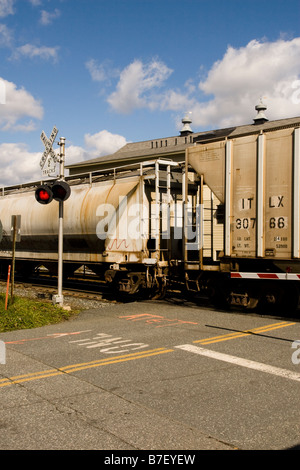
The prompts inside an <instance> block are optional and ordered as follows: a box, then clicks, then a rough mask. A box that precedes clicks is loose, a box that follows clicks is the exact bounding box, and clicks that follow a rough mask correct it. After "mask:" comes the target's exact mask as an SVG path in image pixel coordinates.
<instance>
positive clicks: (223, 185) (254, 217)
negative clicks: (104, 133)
mask: <svg viewBox="0 0 300 470" xmlns="http://www.w3.org/2000/svg"><path fill="white" fill-rule="evenodd" d="M286 121H288V122H285V123H284V124H283V122H282V121H278V122H277V124H276V121H274V122H273V124H272V126H271V125H270V124H265V123H263V124H261V125H257V126H248V128H247V131H245V132H244V134H241V133H234V132H231V130H228V132H223V133H218V132H217V133H215V134H213V133H210V134H207V135H205V134H204V135H200V137H198V138H197V139H195V142H194V144H193V145H191V146H190V147H188V148H187V150H186V156H185V161H183V162H175V161H173V160H168V159H158V160H154V161H148V162H141V163H138V164H134V165H126V166H124V167H118V168H112V169H106V170H101V171H98V172H93V173H89V174H86V175H84V174H81V175H77V176H76V175H74V176H70V177H67V178H66V181H67V182H68V184H69V185H70V188H71V196H70V197H69V199H68V200H67V201H66V202H65V203H64V268H63V272H64V277H65V278H67V277H71V276H72V275H73V274H74V272H76V270H78V268H80V267H82V266H86V267H88V268H89V269H91V270H92V271H93V272H94V273H95V274H96V275H97V276H98V277H99V278H100V279H102V280H103V281H105V282H106V283H107V284H108V285H110V286H111V287H112V289H113V292H115V293H116V294H117V293H121V294H124V295H125V294H126V295H127V296H129V297H130V296H134V295H135V294H137V293H139V294H145V295H147V296H150V297H159V296H163V295H164V293H165V292H166V290H167V289H168V287H169V286H170V285H171V284H172V282H175V281H176V283H177V284H178V285H179V286H181V289H182V292H183V295H188V296H191V295H193V296H195V298H201V296H205V297H210V298H211V299H212V301H213V302H214V303H215V304H216V305H218V306H223V307H226V308H227V307H229V306H230V305H237V306H241V307H243V308H245V309H254V308H257V307H261V308H263V309H264V310H268V309H278V308H279V309H284V310H286V311H292V310H294V309H296V308H297V306H298V302H299V290H300V118H294V119H292V120H286ZM38 185H40V182H39V183H28V184H25V185H22V186H15V187H9V188H3V189H2V193H1V194H0V222H1V224H0V228H1V241H0V269H1V272H2V274H5V273H6V272H7V265H8V264H9V263H10V260H11V250H12V247H11V216H12V215H21V229H20V232H21V238H20V241H19V242H17V244H16V272H17V273H18V274H20V275H22V274H23V275H25V276H27V275H28V273H30V272H31V273H34V272H36V271H37V270H38V269H39V267H41V266H43V267H44V268H46V269H47V270H48V271H49V273H52V274H53V275H55V274H56V272H57V256H58V255H57V244H58V235H57V232H58V203H57V202H55V201H53V202H51V204H49V205H41V204H38V203H37V202H36V200H35V191H36V188H37V186H38Z"/></svg>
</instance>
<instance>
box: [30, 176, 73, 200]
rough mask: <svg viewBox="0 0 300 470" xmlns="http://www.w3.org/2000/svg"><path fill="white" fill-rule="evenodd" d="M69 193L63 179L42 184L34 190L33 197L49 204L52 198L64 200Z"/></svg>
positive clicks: (69, 190)
mask: <svg viewBox="0 0 300 470" xmlns="http://www.w3.org/2000/svg"><path fill="white" fill-rule="evenodd" d="M70 194H71V189H70V186H69V185H68V183H66V182H65V181H60V180H58V181H55V183H54V184H53V185H52V186H50V185H49V184H42V185H41V186H39V187H38V188H37V189H36V191H35V198H36V200H37V202H39V203H40V204H49V203H50V202H51V201H52V200H53V199H55V201H59V202H64V201H66V200H67V199H68V198H69V197H70Z"/></svg>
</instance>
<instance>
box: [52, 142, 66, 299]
mask: <svg viewBox="0 0 300 470" xmlns="http://www.w3.org/2000/svg"><path fill="white" fill-rule="evenodd" d="M65 142H66V139H65V137H61V138H60V141H59V145H60V160H59V179H60V180H61V181H64V178H65V175H64V173H65ZM58 188H61V189H58V191H61V193H63V192H64V187H63V186H62V187H60V186H58ZM61 195H62V196H63V198H60V199H59V201H58V204H59V215H58V286H57V295H56V296H55V295H54V296H53V303H57V304H60V305H63V303H64V298H63V293H62V280H63V239H64V199H65V198H64V195H63V194H61Z"/></svg>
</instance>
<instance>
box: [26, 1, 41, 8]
mask: <svg viewBox="0 0 300 470" xmlns="http://www.w3.org/2000/svg"><path fill="white" fill-rule="evenodd" d="M29 3H31V5H33V6H34V7H36V6H38V5H41V3H42V1H41V0H29Z"/></svg>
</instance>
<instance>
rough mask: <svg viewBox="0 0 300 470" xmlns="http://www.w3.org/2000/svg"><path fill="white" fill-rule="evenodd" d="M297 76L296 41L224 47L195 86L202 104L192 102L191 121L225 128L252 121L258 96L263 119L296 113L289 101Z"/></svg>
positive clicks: (299, 63) (299, 48)
mask: <svg viewBox="0 0 300 470" xmlns="http://www.w3.org/2000/svg"><path fill="white" fill-rule="evenodd" d="M299 76H300V38H295V39H293V40H290V41H284V40H282V39H280V40H278V41H275V42H272V43H271V42H259V41H256V40H253V41H251V42H249V44H247V45H246V46H245V47H241V48H240V49H234V48H233V47H228V49H227V51H226V53H225V55H224V57H223V59H222V60H220V61H218V62H216V63H215V64H214V65H213V67H212V68H211V70H210V71H209V73H208V75H207V77H206V79H205V80H204V81H201V82H200V83H199V90H200V91H201V92H202V93H203V94H204V97H205V96H206V97H207V98H209V97H210V99H208V101H207V100H205V101H195V103H194V106H193V110H192V111H193V122H194V124H198V125H200V126H208V125H211V124H215V125H219V126H221V127H222V126H226V125H234V124H240V123H245V122H252V121H251V119H250V117H254V116H255V110H254V106H255V105H256V104H257V102H258V100H259V98H260V97H263V98H264V101H265V102H266V104H267V106H268V111H267V117H268V118H269V119H279V118H284V117H288V116H291V115H297V114H299V106H298V108H297V107H296V106H295V104H294V103H293V100H292V94H293V83H294V82H295V80H297V78H298V77H299Z"/></svg>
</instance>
